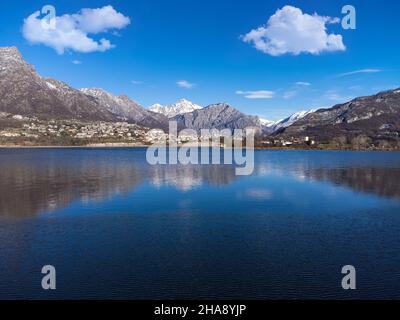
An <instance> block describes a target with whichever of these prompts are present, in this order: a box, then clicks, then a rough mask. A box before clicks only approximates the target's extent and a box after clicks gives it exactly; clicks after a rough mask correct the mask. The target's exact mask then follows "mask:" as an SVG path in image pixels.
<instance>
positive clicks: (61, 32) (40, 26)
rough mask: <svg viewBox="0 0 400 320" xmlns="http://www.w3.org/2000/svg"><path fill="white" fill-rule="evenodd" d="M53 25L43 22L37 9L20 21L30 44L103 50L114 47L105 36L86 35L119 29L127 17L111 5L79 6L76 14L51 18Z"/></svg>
mask: <svg viewBox="0 0 400 320" xmlns="http://www.w3.org/2000/svg"><path fill="white" fill-rule="evenodd" d="M55 22H56V25H55V28H51V27H49V26H47V25H46V22H45V21H43V20H42V19H41V18H40V12H39V11H37V12H34V13H33V14H31V15H30V16H29V17H28V18H26V19H25V20H24V25H23V27H22V33H23V36H24V38H25V39H26V40H28V41H29V42H30V43H33V44H44V45H46V46H48V47H50V48H53V49H54V50H56V51H57V53H58V54H63V53H64V52H65V50H72V51H76V52H83V53H89V52H96V51H98V52H104V51H107V50H109V49H112V48H114V47H115V46H114V45H113V44H111V42H110V41H109V40H107V39H105V38H102V39H100V40H98V41H97V40H95V39H93V38H92V37H90V36H89V34H98V33H103V32H107V31H109V30H113V29H123V28H125V27H126V26H128V25H129V24H130V22H131V21H130V18H129V17H125V16H124V15H123V14H121V13H119V12H117V11H116V10H115V9H114V8H113V7H112V6H105V7H103V8H97V9H82V10H81V11H79V12H78V13H76V14H72V15H70V14H65V15H62V16H59V17H56V18H55Z"/></svg>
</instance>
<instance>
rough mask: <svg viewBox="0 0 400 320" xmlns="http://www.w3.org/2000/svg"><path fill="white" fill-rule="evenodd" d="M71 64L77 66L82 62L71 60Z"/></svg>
mask: <svg viewBox="0 0 400 320" xmlns="http://www.w3.org/2000/svg"><path fill="white" fill-rule="evenodd" d="M71 63H73V64H76V65H79V64H82V61H79V60H72V61H71Z"/></svg>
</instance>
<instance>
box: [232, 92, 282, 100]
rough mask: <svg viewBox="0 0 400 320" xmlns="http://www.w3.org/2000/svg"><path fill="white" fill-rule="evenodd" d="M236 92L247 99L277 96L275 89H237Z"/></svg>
mask: <svg viewBox="0 0 400 320" xmlns="http://www.w3.org/2000/svg"><path fill="white" fill-rule="evenodd" d="M236 94H238V95H241V96H244V97H245V98H247V99H272V98H273V97H274V96H275V92H274V91H269V90H258V91H241V90H238V91H236Z"/></svg>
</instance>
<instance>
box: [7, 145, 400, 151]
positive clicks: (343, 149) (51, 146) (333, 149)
mask: <svg viewBox="0 0 400 320" xmlns="http://www.w3.org/2000/svg"><path fill="white" fill-rule="evenodd" d="M148 147H150V146H149V145H139V144H136V145H134V144H123V143H115V144H114V143H111V144H90V145H84V146H63V145H60V146H57V145H43V146H34V145H33V146H21V145H0V149H123V148H128V149H143V148H148ZM221 149H224V148H221ZM254 150H258V151H259V150H267V151H274V150H275V151H349V152H400V150H398V149H393V150H389V149H388V150H385V149H349V148H288V147H269V148H268V147H255V148H254Z"/></svg>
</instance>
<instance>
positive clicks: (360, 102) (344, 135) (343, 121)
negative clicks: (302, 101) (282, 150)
mask: <svg viewBox="0 0 400 320" xmlns="http://www.w3.org/2000/svg"><path fill="white" fill-rule="evenodd" d="M275 134H276V135H280V136H282V137H305V136H308V137H312V138H314V139H317V140H318V141H321V142H330V141H335V142H337V143H339V144H349V143H351V140H352V139H356V140H357V139H358V140H360V139H361V140H363V143H364V144H374V143H378V144H387V143H391V144H392V145H393V144H394V145H398V144H399V141H400V140H399V136H400V89H395V90H389V91H384V92H380V93H378V94H376V95H372V96H367V97H359V98H355V99H353V100H351V101H349V102H347V103H343V104H338V105H336V106H334V107H332V108H329V109H320V110H316V111H315V112H311V113H309V114H307V115H306V116H305V117H303V118H301V119H299V120H298V121H296V122H294V123H293V124H292V125H290V126H288V127H286V128H282V129H280V130H278V131H276V132H275ZM356 142H357V141H356ZM358 142H360V141H358ZM399 146H400V145H399Z"/></svg>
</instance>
